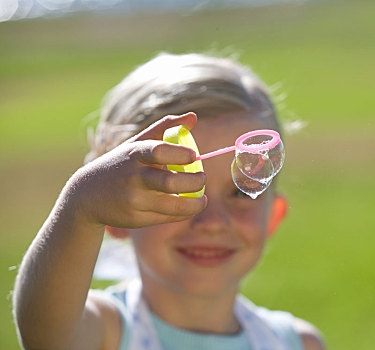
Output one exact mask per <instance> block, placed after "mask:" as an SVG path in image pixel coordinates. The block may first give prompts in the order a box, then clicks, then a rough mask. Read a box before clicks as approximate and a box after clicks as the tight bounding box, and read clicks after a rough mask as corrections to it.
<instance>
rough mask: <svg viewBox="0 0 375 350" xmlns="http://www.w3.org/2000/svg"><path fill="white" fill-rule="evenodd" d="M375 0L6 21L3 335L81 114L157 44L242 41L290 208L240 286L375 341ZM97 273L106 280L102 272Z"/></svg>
mask: <svg viewBox="0 0 375 350" xmlns="http://www.w3.org/2000/svg"><path fill="white" fill-rule="evenodd" d="M374 13H375V2H373V1H371V0H367V1H365V0H359V1H350V0H347V1H344V0H343V1H320V2H312V3H306V4H302V5H287V6H272V7H264V8H254V9H250V8H249V9H245V10H244V9H238V10H226V11H214V10H210V11H205V12H193V13H189V14H182V13H178V14H175V15H171V14H168V15H142V16H140V15H139V16H137V17H130V16H119V15H118V16H88V15H86V16H74V17H72V18H68V19H67V18H64V19H48V20H32V21H21V22H9V23H0V161H1V162H0V179H1V182H0V186H1V191H0V193H1V199H2V200H1V202H0V220H1V221H0V222H1V223H2V230H1V234H0V310H1V312H0V348H1V349H18V348H19V346H18V345H17V339H16V334H15V330H14V326H13V323H12V316H11V290H12V286H13V281H14V278H15V276H16V271H17V266H18V264H19V263H20V260H21V258H22V255H23V253H24V252H25V250H26V249H27V247H28V245H29V244H30V242H31V240H32V239H33V237H34V235H35V234H36V232H37V231H38V229H39V227H40V226H41V225H42V223H43V221H44V220H45V218H46V216H47V215H48V212H49V210H50V209H51V208H52V206H53V203H54V201H55V200H56V197H57V195H58V193H59V191H60V189H61V188H62V186H63V185H64V183H65V181H66V180H67V179H68V178H69V176H70V175H71V174H72V173H73V172H74V171H75V169H77V168H78V167H79V166H80V165H81V162H82V159H83V157H84V155H85V153H86V152H87V146H86V141H85V124H87V123H83V122H82V119H83V117H84V116H86V115H88V114H89V113H90V112H92V111H95V110H97V109H98V108H99V106H100V100H101V98H102V96H103V95H104V94H105V92H106V91H107V90H108V89H109V88H111V87H112V86H114V85H115V84H116V83H117V82H119V81H120V80H121V78H122V77H123V76H124V75H125V74H127V73H128V72H129V71H130V70H132V69H133V68H134V67H136V66H137V65H138V64H140V63H142V62H145V61H146V60H148V59H149V58H151V57H153V56H154V55H155V54H157V53H158V52H160V51H170V52H175V53H181V52H191V51H203V52H208V53H214V54H219V55H233V54H234V55H238V57H239V60H240V61H241V62H242V63H244V64H248V65H250V66H252V67H253V69H254V70H255V72H256V73H258V74H259V75H260V77H261V78H262V79H263V80H264V81H265V82H266V83H267V84H269V85H271V86H273V85H275V84H279V85H281V87H280V88H279V89H278V90H277V91H276V92H275V97H277V96H280V95H282V94H286V96H287V98H286V99H285V100H284V101H281V102H279V103H278V108H279V111H280V115H281V117H282V119H283V121H284V122H287V121H293V120H296V119H301V120H304V121H305V122H306V123H307V126H306V127H305V128H304V129H303V130H302V131H300V132H299V133H297V134H291V135H288V136H286V138H285V141H286V147H287V161H286V164H285V168H284V170H283V173H282V175H281V178H280V181H279V186H280V190H282V191H283V192H284V193H286V194H287V196H288V198H289V203H290V210H289V216H288V218H287V219H286V221H285V222H284V223H283V225H282V226H281V228H280V229H279V231H278V233H277V234H276V235H275V236H274V237H273V238H272V239H271V240H270V242H269V245H268V247H267V251H266V253H265V258H264V259H263V260H262V261H261V263H260V264H259V266H258V267H257V269H256V270H255V271H254V273H253V274H252V275H250V276H249V277H248V278H246V280H245V281H244V284H243V291H244V293H245V294H246V295H248V296H249V297H251V298H252V300H253V301H255V302H256V303H258V304H262V305H266V306H267V307H269V308H276V309H283V310H289V311H291V312H293V313H294V314H296V315H297V316H299V317H302V318H305V319H307V320H309V321H311V322H313V323H314V324H316V325H317V326H318V327H319V328H320V329H321V331H322V332H323V333H324V335H325V339H326V341H327V344H328V347H329V349H340V350H345V349H347V350H349V349H356V350H367V349H373V347H374V345H373V344H374V343H375V333H374V327H375V256H374V254H373V251H374V247H375V220H374V214H373V212H374V208H375V199H374V198H375V185H374V183H375V181H374V179H375V151H374V148H375V147H374V141H375V137H374V132H375V123H374V110H375V98H374V92H375V83H374V81H375V66H374V62H375V21H374V16H373V14H374ZM97 285H99V284H98V283H96V284H95V286H97Z"/></svg>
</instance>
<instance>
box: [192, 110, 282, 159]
mask: <svg viewBox="0 0 375 350" xmlns="http://www.w3.org/2000/svg"><path fill="white" fill-rule="evenodd" d="M257 129H276V123H275V121H274V119H273V117H272V116H271V115H260V114H256V113H252V112H249V111H244V112H232V113H226V114H220V115H217V116H215V117H210V118H204V117H203V118H201V119H199V116H198V123H197V124H196V126H195V127H194V129H193V130H192V134H193V136H194V138H195V140H196V142H197V144H198V148H199V151H200V153H201V154H203V153H206V152H210V151H213V150H215V149H217V148H223V147H227V146H232V145H234V143H235V141H236V139H237V138H238V137H239V136H241V135H242V134H244V133H246V132H249V131H253V130H257Z"/></svg>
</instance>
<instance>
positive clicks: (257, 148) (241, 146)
mask: <svg viewBox="0 0 375 350" xmlns="http://www.w3.org/2000/svg"><path fill="white" fill-rule="evenodd" d="M264 135H266V136H270V137H271V139H270V140H268V141H266V142H262V143H260V144H250V145H247V144H245V140H247V139H248V138H250V137H254V136H264ZM280 142H281V138H280V134H279V133H278V132H277V131H275V130H269V129H264V130H255V131H250V132H247V133H245V134H243V135H241V136H240V137H238V138H237V140H236V142H235V144H234V146H229V147H224V148H221V149H218V150H216V151H212V152H208V153H206V154H202V155H201V156H198V157H197V158H196V160H204V159H208V158H211V157H215V156H219V155H221V154H225V153H228V152H233V151H236V153H241V152H248V153H252V154H261V153H262V152H267V151H268V150H270V149H272V148H274V147H275V146H276V145H277V144H279V143H280Z"/></svg>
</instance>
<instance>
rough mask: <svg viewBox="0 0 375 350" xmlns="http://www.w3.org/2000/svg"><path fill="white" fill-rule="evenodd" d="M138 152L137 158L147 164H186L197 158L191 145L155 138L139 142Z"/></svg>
mask: <svg viewBox="0 0 375 350" xmlns="http://www.w3.org/2000/svg"><path fill="white" fill-rule="evenodd" d="M137 153H138V154H137V159H138V160H139V161H141V162H143V163H147V164H160V165H165V164H174V165H184V164H190V163H193V162H194V161H195V159H196V154H195V152H194V150H192V149H191V148H189V147H186V146H182V145H175V144H173V143H169V142H163V141H155V140H148V141H147V142H139V147H138V148H137Z"/></svg>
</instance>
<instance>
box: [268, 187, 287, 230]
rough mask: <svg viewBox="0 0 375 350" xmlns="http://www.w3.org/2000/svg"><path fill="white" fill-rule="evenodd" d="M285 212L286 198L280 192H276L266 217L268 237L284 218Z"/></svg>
mask: <svg viewBox="0 0 375 350" xmlns="http://www.w3.org/2000/svg"><path fill="white" fill-rule="evenodd" d="M287 212H288V201H287V199H286V198H285V197H284V196H283V195H281V194H276V195H275V198H274V200H273V203H272V208H271V212H270V214H269V218H268V231H267V233H268V237H270V236H272V234H273V233H274V232H275V231H276V229H277V228H278V227H279V225H280V224H281V222H282V221H283V219H284V218H285V216H286V214H287Z"/></svg>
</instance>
